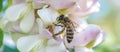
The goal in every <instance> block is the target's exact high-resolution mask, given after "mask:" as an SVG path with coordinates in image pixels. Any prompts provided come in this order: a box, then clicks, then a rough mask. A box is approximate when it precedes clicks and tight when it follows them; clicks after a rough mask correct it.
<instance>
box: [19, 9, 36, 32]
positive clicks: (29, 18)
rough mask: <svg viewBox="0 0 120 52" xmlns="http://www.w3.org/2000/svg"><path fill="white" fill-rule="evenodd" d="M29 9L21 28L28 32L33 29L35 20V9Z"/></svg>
mask: <svg viewBox="0 0 120 52" xmlns="http://www.w3.org/2000/svg"><path fill="white" fill-rule="evenodd" d="M28 10H29V11H27V13H26V14H25V16H24V17H23V19H22V20H21V22H20V28H21V30H22V31H23V32H24V33H28V32H29V31H30V30H31V28H32V27H33V24H34V20H35V17H34V11H33V10H30V9H28Z"/></svg>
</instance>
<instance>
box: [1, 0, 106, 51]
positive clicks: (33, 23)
mask: <svg viewBox="0 0 120 52" xmlns="http://www.w3.org/2000/svg"><path fill="white" fill-rule="evenodd" d="M97 11H99V3H98V1H97V0H13V5H12V6H11V7H9V8H8V9H7V10H6V13H5V16H4V18H3V19H2V20H3V21H2V23H3V24H2V28H3V30H4V31H5V32H12V34H14V35H18V36H19V35H20V34H22V35H23V36H22V37H21V36H19V38H16V39H15V40H17V43H16V44H17V48H18V50H19V51H20V52H72V51H73V52H93V50H92V48H93V47H94V46H97V45H99V44H100V43H101V42H103V40H104V39H105V32H104V31H102V30H101V29H100V27H99V26H97V25H94V24H88V23H87V22H86V20H85V19H84V18H83V17H85V16H87V15H89V14H92V13H95V12H97ZM61 14H64V15H66V16H67V17H68V18H69V19H70V20H71V21H72V22H73V23H74V24H75V25H76V26H75V28H74V29H75V32H74V36H73V37H74V38H73V40H72V42H71V43H68V42H67V40H66V37H65V36H66V34H65V33H66V32H63V33H61V34H60V35H59V36H58V37H57V39H55V38H54V37H53V35H54V34H55V33H58V32H59V31H61V30H62V29H63V28H62V27H59V26H55V25H54V23H56V22H57V21H56V18H57V17H59V16H60V15H61ZM14 35H13V36H14ZM14 38H15V37H13V39H14Z"/></svg>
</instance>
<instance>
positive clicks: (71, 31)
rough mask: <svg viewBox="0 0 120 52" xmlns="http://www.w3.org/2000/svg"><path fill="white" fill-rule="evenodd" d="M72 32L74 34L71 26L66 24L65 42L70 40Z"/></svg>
mask: <svg viewBox="0 0 120 52" xmlns="http://www.w3.org/2000/svg"><path fill="white" fill-rule="evenodd" d="M73 34H74V32H73V30H72V28H71V27H70V26H69V25H67V27H66V36H67V42H68V43H70V42H71V41H72V39H73Z"/></svg>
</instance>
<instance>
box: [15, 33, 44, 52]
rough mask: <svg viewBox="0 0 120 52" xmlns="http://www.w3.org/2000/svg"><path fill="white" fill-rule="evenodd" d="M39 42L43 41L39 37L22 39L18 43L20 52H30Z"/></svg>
mask: <svg viewBox="0 0 120 52" xmlns="http://www.w3.org/2000/svg"><path fill="white" fill-rule="evenodd" d="M39 42H42V39H39V36H38V35H34V36H26V37H21V38H20V39H18V41H17V48H18V50H19V51H20V52H29V51H31V49H32V48H33V47H34V46H35V45H36V44H37V43H39Z"/></svg>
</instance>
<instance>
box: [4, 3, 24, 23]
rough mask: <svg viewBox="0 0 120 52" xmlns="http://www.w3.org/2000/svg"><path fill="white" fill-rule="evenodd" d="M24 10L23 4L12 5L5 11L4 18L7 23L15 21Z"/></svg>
mask: <svg viewBox="0 0 120 52" xmlns="http://www.w3.org/2000/svg"><path fill="white" fill-rule="evenodd" d="M24 8H25V4H18V5H13V6H11V7H10V8H8V9H7V10H6V13H5V16H4V17H5V18H6V19H7V20H8V21H16V20H18V19H19V17H20V15H21V13H22V12H23V9H24Z"/></svg>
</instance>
